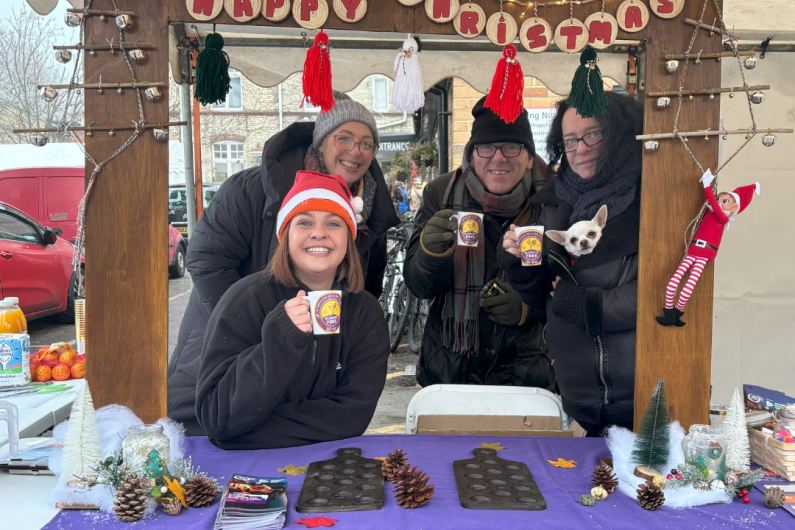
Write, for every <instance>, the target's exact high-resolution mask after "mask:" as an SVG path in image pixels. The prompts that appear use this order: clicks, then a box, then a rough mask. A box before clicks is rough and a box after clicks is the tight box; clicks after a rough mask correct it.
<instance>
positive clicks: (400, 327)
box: [389, 282, 411, 352]
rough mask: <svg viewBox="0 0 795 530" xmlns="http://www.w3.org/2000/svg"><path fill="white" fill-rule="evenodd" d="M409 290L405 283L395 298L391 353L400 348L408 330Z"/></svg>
mask: <svg viewBox="0 0 795 530" xmlns="http://www.w3.org/2000/svg"><path fill="white" fill-rule="evenodd" d="M409 294H410V293H409V289H408V287H406V284H405V283H402V282H401V284H400V287H398V291H397V296H395V305H394V306H393V307H392V314H391V315H389V351H390V352H394V351H395V350H397V347H398V346H400V339H402V338H403V331H404V330H405V329H406V321H407V320H408V316H409V304H410V303H411V300H409Z"/></svg>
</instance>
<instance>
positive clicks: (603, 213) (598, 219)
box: [593, 204, 607, 228]
mask: <svg viewBox="0 0 795 530" xmlns="http://www.w3.org/2000/svg"><path fill="white" fill-rule="evenodd" d="M593 222H594V223H596V224H598V225H599V226H601V227H602V228H604V227H605V225H606V224H607V205H606V204H605V205H603V206H602V207H601V208H599V211H598V212H596V216H595V217H594V218H593Z"/></svg>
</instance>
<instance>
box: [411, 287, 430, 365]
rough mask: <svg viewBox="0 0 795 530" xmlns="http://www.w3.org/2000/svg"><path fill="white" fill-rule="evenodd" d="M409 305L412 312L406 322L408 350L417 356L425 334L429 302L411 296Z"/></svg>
mask: <svg viewBox="0 0 795 530" xmlns="http://www.w3.org/2000/svg"><path fill="white" fill-rule="evenodd" d="M411 304H412V310H411V311H410V313H409V322H408V328H409V333H408V335H409V336H408V339H409V350H410V351H411V353H414V354H418V353H420V347H421V346H422V336H423V335H424V333H425V323H426V322H427V321H428V312H429V311H430V309H431V301H430V300H422V299H420V298H417V297H416V296H414V295H412V300H411Z"/></svg>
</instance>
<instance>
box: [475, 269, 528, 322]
mask: <svg viewBox="0 0 795 530" xmlns="http://www.w3.org/2000/svg"><path fill="white" fill-rule="evenodd" d="M495 283H496V284H497V285H498V286H499V287H500V289H502V290H503V291H505V294H501V295H499V296H492V297H490V298H484V299H483V300H481V302H480V307H482V308H483V310H484V311H485V312H487V313H489V320H491V321H492V322H496V323H498V324H502V325H503V326H516V325H518V324H520V323H522V320H523V318H522V317H523V316H524V314H523V313H524V308H523V306H522V301H521V300H520V299H519V295H518V294H516V291H514V290H513V287H511V285H510V284H509V283H508V282H506V281H503V280H495Z"/></svg>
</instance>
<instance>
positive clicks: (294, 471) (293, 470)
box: [277, 464, 309, 475]
mask: <svg viewBox="0 0 795 530" xmlns="http://www.w3.org/2000/svg"><path fill="white" fill-rule="evenodd" d="M308 467H309V466H301V467H295V466H294V465H293V464H290V465H289V466H287V467H280V468H279V469H278V470H277V471H279V473H287V474H288V475H303V474H304V473H306V470H307V468H308Z"/></svg>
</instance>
